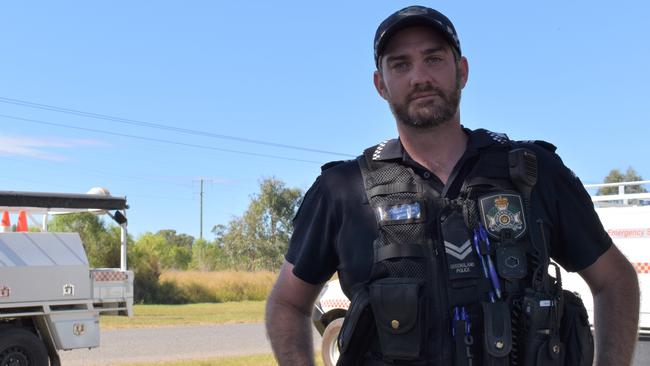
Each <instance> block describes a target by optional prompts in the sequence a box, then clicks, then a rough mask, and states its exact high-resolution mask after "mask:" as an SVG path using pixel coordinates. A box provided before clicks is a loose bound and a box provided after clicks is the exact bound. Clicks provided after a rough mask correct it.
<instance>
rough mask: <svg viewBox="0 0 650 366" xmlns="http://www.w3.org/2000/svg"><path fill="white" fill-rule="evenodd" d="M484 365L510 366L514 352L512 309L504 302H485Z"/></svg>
mask: <svg viewBox="0 0 650 366" xmlns="http://www.w3.org/2000/svg"><path fill="white" fill-rule="evenodd" d="M481 306H482V308H483V327H484V332H483V333H484V336H483V348H484V350H485V353H484V356H483V365H485V366H502V365H503V366H507V365H509V357H508V355H509V354H510V351H511V350H512V321H511V319H510V308H509V307H508V304H507V303H505V302H502V301H499V302H496V303H488V302H483V303H482V304H481Z"/></svg>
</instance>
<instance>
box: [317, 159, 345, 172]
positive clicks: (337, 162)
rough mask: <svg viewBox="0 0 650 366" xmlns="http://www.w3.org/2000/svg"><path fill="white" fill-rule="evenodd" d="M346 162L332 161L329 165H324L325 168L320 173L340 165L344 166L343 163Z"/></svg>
mask: <svg viewBox="0 0 650 366" xmlns="http://www.w3.org/2000/svg"><path fill="white" fill-rule="evenodd" d="M345 162H346V160H336V161H330V162H329V163H325V164H323V166H321V167H320V171H321V172H324V171H326V170H327V169H329V168H333V167H335V166H337V165H340V164H343V163H345Z"/></svg>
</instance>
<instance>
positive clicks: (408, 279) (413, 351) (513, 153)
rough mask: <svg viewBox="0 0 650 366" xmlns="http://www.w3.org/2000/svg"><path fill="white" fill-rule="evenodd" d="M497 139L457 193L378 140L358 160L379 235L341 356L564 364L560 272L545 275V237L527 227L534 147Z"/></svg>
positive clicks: (359, 361) (351, 360) (344, 359)
mask: <svg viewBox="0 0 650 366" xmlns="http://www.w3.org/2000/svg"><path fill="white" fill-rule="evenodd" d="M485 133H488V132H485ZM494 136H497V135H496V134H494ZM498 137H499V138H495V143H494V144H493V145H491V146H488V147H486V148H484V149H483V150H481V151H480V154H479V158H478V159H479V160H478V161H477V162H476V164H475V166H474V168H473V170H472V171H471V172H470V173H469V175H468V176H467V178H466V179H465V181H464V183H463V188H462V189H461V193H460V195H459V197H458V198H456V199H453V200H450V199H447V198H444V197H440V195H439V194H438V193H437V191H435V190H434V189H432V188H431V187H430V186H429V185H428V184H427V182H425V181H423V179H422V178H421V177H420V176H419V175H417V174H415V173H414V172H413V170H412V169H411V168H410V167H407V166H404V165H402V164H399V163H398V162H396V161H390V160H389V161H385V160H379V159H377V157H378V156H379V154H380V152H381V149H382V148H383V146H384V145H383V144H380V145H378V146H375V147H372V148H369V149H367V150H366V151H365V152H364V154H363V155H362V156H360V157H359V158H358V159H357V160H358V163H359V167H360V169H361V172H362V177H363V181H364V185H365V188H366V193H367V196H368V201H369V204H370V206H371V207H372V209H373V210H374V212H375V216H376V218H377V223H378V228H379V235H378V237H377V238H376V240H375V241H374V243H373V247H374V265H373V270H372V274H371V277H370V280H369V281H368V282H367V283H364V284H362V285H360V286H358V287H357V288H356V289H353V293H354V295H353V299H352V304H351V307H350V309H349V310H348V315H347V316H346V320H345V324H344V326H343V329H342V331H341V334H340V336H339V348H340V350H341V359H340V360H339V365H364V364H367V365H383V364H388V365H445V366H448V365H455V366H474V365H562V364H563V360H564V354H565V352H564V346H563V344H562V342H561V340H560V320H561V318H562V315H563V301H562V298H563V296H562V291H561V283H559V282H560V281H559V271H557V272H558V273H557V274H556V275H555V276H550V275H548V269H549V258H548V253H547V243H546V240H545V238H543V237H533V235H531V233H533V232H534V233H538V232H543V230H537V231H533V230H530V227H531V225H544V223H543V222H535V221H534V218H530V217H529V210H528V205H529V203H530V202H529V200H530V192H531V190H532V187H533V186H534V184H535V182H536V174H537V167H536V156H535V154H534V153H533V152H532V151H530V150H528V149H525V148H523V149H522V148H517V147H518V146H516V144H514V143H512V142H510V141H509V140H507V138H505V137H503V136H498ZM522 146H525V145H522ZM551 146H552V145H551ZM542 229H543V228H542Z"/></svg>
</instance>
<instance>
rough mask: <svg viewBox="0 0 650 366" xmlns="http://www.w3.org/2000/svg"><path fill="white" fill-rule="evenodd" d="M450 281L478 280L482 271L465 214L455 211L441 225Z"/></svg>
mask: <svg viewBox="0 0 650 366" xmlns="http://www.w3.org/2000/svg"><path fill="white" fill-rule="evenodd" d="M441 230H442V237H443V244H444V246H445V254H446V257H447V265H448V266H449V268H448V269H449V279H450V280H457V279H469V278H478V277H479V276H480V271H479V268H478V265H477V264H478V263H477V261H476V260H477V259H478V257H477V255H476V254H475V253H476V251H475V250H474V248H473V246H472V242H471V240H470V236H469V231H468V230H467V226H466V225H465V220H464V219H463V213H462V212H460V211H458V210H454V211H453V213H451V214H450V215H449V216H448V217H447V218H446V219H445V220H444V221H443V222H442V224H441Z"/></svg>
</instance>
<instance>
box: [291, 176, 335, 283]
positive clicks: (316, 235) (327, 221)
mask: <svg viewBox="0 0 650 366" xmlns="http://www.w3.org/2000/svg"><path fill="white" fill-rule="evenodd" d="M335 222H336V219H335V213H334V204H333V202H332V200H331V199H330V195H329V192H327V189H326V186H325V185H324V184H323V182H322V178H321V177H319V178H318V179H316V182H315V183H314V184H313V185H312V186H311V188H310V189H309V190H308V191H307V193H305V197H304V199H303V202H302V204H301V205H300V208H299V209H298V213H297V214H296V217H295V218H294V220H293V227H294V231H293V235H292V236H291V240H290V241H289V249H288V251H287V254H286V255H285V259H286V260H287V262H289V263H291V264H293V265H294V268H293V273H294V275H296V276H297V277H298V278H300V279H302V280H303V281H305V282H308V283H311V284H321V283H323V282H325V281H327V280H328V279H329V278H330V277H331V276H332V275H333V274H334V272H335V271H336V267H337V265H338V256H337V254H336V249H335V247H336V245H335V243H336V242H335V239H336V229H335V227H336V226H335Z"/></svg>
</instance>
